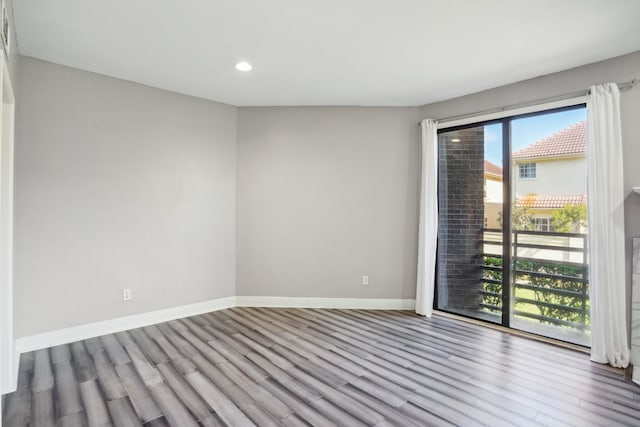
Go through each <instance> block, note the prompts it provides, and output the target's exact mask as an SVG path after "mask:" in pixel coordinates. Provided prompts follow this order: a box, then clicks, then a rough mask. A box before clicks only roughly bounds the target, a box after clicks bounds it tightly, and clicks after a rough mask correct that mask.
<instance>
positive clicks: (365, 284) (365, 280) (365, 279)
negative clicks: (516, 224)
mask: <svg viewBox="0 0 640 427" xmlns="http://www.w3.org/2000/svg"><path fill="white" fill-rule="evenodd" d="M362 284H363V285H364V286H367V285H368V284H369V276H362Z"/></svg>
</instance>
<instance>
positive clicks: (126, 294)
mask: <svg viewBox="0 0 640 427" xmlns="http://www.w3.org/2000/svg"><path fill="white" fill-rule="evenodd" d="M130 299H131V289H124V290H123V291H122V301H129V300H130Z"/></svg>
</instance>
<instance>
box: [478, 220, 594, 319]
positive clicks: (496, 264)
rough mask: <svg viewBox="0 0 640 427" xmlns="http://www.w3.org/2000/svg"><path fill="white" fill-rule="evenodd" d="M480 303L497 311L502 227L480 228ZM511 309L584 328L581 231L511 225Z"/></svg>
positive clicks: (586, 304) (584, 239) (584, 266)
mask: <svg viewBox="0 0 640 427" xmlns="http://www.w3.org/2000/svg"><path fill="white" fill-rule="evenodd" d="M482 244H483V264H482V277H483V288H482V290H481V291H480V293H481V296H482V302H481V304H480V305H481V307H482V309H483V310H485V311H487V312H490V313H494V314H501V313H502V286H503V278H502V274H503V268H502V230H499V229H485V230H484V239H483V241H482ZM511 250H512V252H511V266H510V269H509V272H510V284H511V286H510V288H511V289H510V291H511V292H512V293H511V301H512V302H513V307H512V314H513V315H515V316H516V317H520V318H526V319H530V320H532V321H537V322H540V323H542V324H548V325H555V326H559V327H568V328H573V329H577V330H582V331H585V330H589V328H590V318H589V278H588V277H589V276H588V249H587V235H586V234H581V233H555V232H546V231H525V230H514V231H513V235H512V248H511Z"/></svg>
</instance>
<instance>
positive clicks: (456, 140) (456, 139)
mask: <svg viewBox="0 0 640 427" xmlns="http://www.w3.org/2000/svg"><path fill="white" fill-rule="evenodd" d="M451 142H460V138H453V139H452V140H451Z"/></svg>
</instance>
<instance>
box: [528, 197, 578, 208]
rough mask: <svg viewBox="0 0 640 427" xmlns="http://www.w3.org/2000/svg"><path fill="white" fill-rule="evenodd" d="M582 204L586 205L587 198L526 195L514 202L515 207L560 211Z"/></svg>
mask: <svg viewBox="0 0 640 427" xmlns="http://www.w3.org/2000/svg"><path fill="white" fill-rule="evenodd" d="M582 203H587V196H585V195H571V196H544V195H542V196H541V195H538V194H527V195H526V196H523V197H519V198H518V199H517V200H516V205H518V206H524V207H527V208H533V209H560V208H564V207H565V206H566V205H579V204H582Z"/></svg>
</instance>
